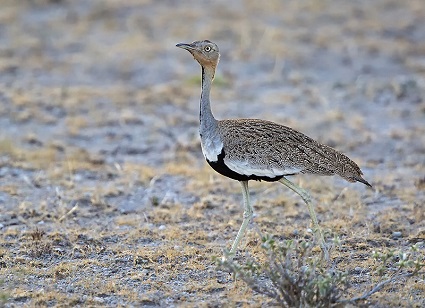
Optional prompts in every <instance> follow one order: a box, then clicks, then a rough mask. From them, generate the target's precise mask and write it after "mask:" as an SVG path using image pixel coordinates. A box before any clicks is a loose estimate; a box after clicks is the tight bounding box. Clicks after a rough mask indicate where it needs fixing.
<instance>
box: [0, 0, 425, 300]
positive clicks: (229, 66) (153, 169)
mask: <svg viewBox="0 0 425 308" xmlns="http://www.w3.org/2000/svg"><path fill="white" fill-rule="evenodd" d="M260 3H262V1H215V2H214V4H211V3H210V2H208V1H149V0H145V1H143V0H140V1H136V0H133V1H132V0H129V1H114V0H107V1H106V0H102V1H101V0H98V1H97V0H94V1H74V0H72V1H71V0H69V1H66V0H63V1H61V0H56V1H53V0H52V1H47V0H44V1H42V0H33V1H24V0H22V1H14V0H3V1H2V2H1V4H0V232H1V233H0V306H1V305H5V306H6V307H14V306H30V307H31V306H45V305H46V306H68V305H80V306H87V305H91V306H117V305H121V306H140V305H146V306H179V305H183V303H184V305H188V303H190V305H192V306H197V307H198V306H222V305H229V306H251V305H252V306H261V305H264V306H265V305H267V304H268V303H270V302H269V299H267V298H265V297H263V296H260V295H257V294H254V293H253V292H252V291H251V290H250V289H249V288H248V287H247V286H245V285H244V284H243V283H242V282H241V281H234V280H233V279H232V277H231V276H229V275H228V274H227V273H223V272H220V271H217V269H216V266H215V265H214V262H213V261H212V257H213V256H220V255H221V254H222V250H223V249H224V248H229V247H230V244H231V242H232V240H233V238H234V236H235V235H236V231H237V229H238V227H239V224H240V222H241V219H242V209H241V205H240V202H241V195H240V188H239V184H238V183H237V182H233V181H231V180H228V179H226V178H223V177H221V176H219V175H217V174H215V173H214V172H213V171H212V170H210V169H209V168H208V167H207V166H206V163H205V162H204V161H203V157H202V154H201V150H200V146H199V139H198V136H197V129H198V128H197V125H198V119H197V115H198V96H199V92H200V88H199V82H200V79H199V75H200V68H199V66H198V65H197V64H196V63H195V62H194V61H193V59H191V57H190V55H189V54H187V52H185V51H182V50H179V49H177V48H175V47H174V45H175V44H176V43H179V42H190V41H192V40H196V39H210V40H213V41H215V42H217V43H218V44H219V46H220V47H221V51H222V57H221V63H220V65H219V72H218V74H217V80H216V83H215V86H214V89H213V93H212V99H213V110H214V112H215V114H216V116H217V117H218V118H226V117H259V118H266V119H269V120H273V121H276V122H279V123H282V124H286V125H288V126H291V127H293V128H295V129H298V130H301V131H303V132H304V133H306V134H308V135H310V136H311V137H313V138H315V139H317V140H320V141H321V142H323V143H326V144H329V145H331V146H334V147H336V148H337V149H339V150H341V151H343V152H345V153H347V154H349V156H350V157H351V158H353V159H354V160H355V161H356V162H357V163H358V164H359V165H360V166H361V167H362V169H363V171H364V173H365V178H366V179H367V180H368V181H369V182H371V183H372V184H373V189H367V188H366V187H364V186H363V185H361V184H358V183H357V184H351V183H347V182H344V181H343V180H341V179H339V178H335V177H334V178H318V177H310V176H296V177H293V178H292V179H293V180H294V181H296V182H297V183H299V184H300V185H302V186H303V187H305V188H307V189H308V190H310V192H311V193H312V195H313V196H314V197H315V199H316V202H317V212H318V216H319V219H320V221H321V225H322V226H323V227H324V228H325V229H326V230H327V232H328V236H329V237H330V238H331V237H332V236H333V235H339V237H340V238H341V241H342V249H340V250H339V251H334V252H333V256H332V257H333V258H334V260H338V264H337V266H338V268H339V269H342V270H344V269H345V270H348V271H350V272H351V273H353V274H352V276H351V277H352V283H353V285H352V287H351V288H350V289H349V294H347V296H350V295H356V294H359V293H360V292H362V291H364V290H366V289H368V288H369V287H370V286H371V283H373V282H374V281H373V278H372V277H371V276H370V275H369V274H368V273H369V270H370V267H371V262H372V261H371V258H370V255H371V251H372V250H377V251H382V250H385V249H388V248H392V249H399V250H406V249H407V247H408V246H409V245H411V244H412V243H416V242H420V241H423V240H424V239H425V221H424V203H425V103H424V94H425V3H424V1H423V0H412V1H398V0H376V1H366V0H364V1H363V0H361V1H330V0H328V1H326V0H310V1H308V0H302V1H267V2H266V4H260ZM251 187H252V199H253V202H254V204H255V206H254V208H255V213H256V216H255V218H254V222H253V225H254V226H256V227H257V228H258V229H260V230H261V231H262V232H264V233H270V234H273V235H275V236H277V238H278V239H285V238H293V237H297V238H303V237H309V236H310V233H309V227H310V220H309V216H308V212H307V209H306V207H305V206H304V204H303V203H302V202H301V201H300V199H299V198H298V197H297V196H295V195H294V194H292V193H291V192H290V191H288V190H287V189H285V188H284V187H283V186H282V185H279V184H268V183H252V184H251ZM422 253H423V251H422ZM248 254H249V255H252V256H254V257H256V258H258V259H259V260H261V258H262V254H261V252H260V248H259V237H258V235H257V234H256V233H255V231H254V228H253V226H251V228H250V230H249V232H248V234H247V236H246V238H245V240H244V241H243V243H242V247H241V260H243V258H244V256H245V255H248ZM424 293H425V287H424V279H423V277H419V278H415V279H410V280H408V281H407V282H406V281H401V282H397V283H394V284H391V285H389V286H388V287H387V288H385V289H384V290H383V291H382V292H381V293H379V294H377V295H375V296H373V297H372V298H371V299H370V301H369V302H368V303H369V304H371V305H373V306H380V307H387V306H399V305H401V306H413V307H423V306H425V294H424Z"/></svg>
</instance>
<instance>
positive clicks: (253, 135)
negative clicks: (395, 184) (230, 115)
mask: <svg viewBox="0 0 425 308" xmlns="http://www.w3.org/2000/svg"><path fill="white" fill-rule="evenodd" d="M176 47H179V48H182V49H185V50H187V51H188V52H189V53H191V54H192V56H193V58H194V59H195V60H196V61H197V62H198V63H199V64H200V65H201V68H202V82H201V89H202V91H201V98H200V113H199V120H200V125H199V134H200V139H201V148H202V153H203V155H204V157H205V159H206V161H207V163H208V164H209V165H210V166H211V167H212V168H213V169H214V170H215V171H216V172H218V173H220V174H221V175H223V176H226V177H228V178H230V179H233V180H237V181H239V182H240V184H241V187H242V196H243V207H244V212H243V220H242V224H241V226H240V228H239V231H238V233H237V235H236V238H235V240H234V241H233V244H232V246H231V249H230V251H229V252H228V255H229V256H230V258H233V256H235V255H236V252H237V248H238V245H239V243H240V241H241V239H242V238H243V235H244V233H245V230H246V228H247V226H248V224H249V222H250V221H251V219H252V216H253V208H252V205H251V202H250V198H249V188H248V182H249V181H250V180H257V181H265V182H276V181H278V182H280V183H282V184H284V185H285V186H287V187H288V188H289V189H291V190H292V191H293V192H295V193H296V194H298V195H299V196H300V197H301V198H302V199H303V201H304V202H305V203H306V205H307V207H308V211H309V214H310V216H311V220H312V222H313V225H314V232H315V236H317V237H319V242H320V246H321V248H322V252H323V255H324V258H325V259H326V260H329V251H328V249H327V246H326V242H325V240H324V236H323V232H322V230H321V228H320V226H319V223H318V221H317V216H316V213H315V210H314V206H313V203H312V198H311V196H310V194H309V193H308V191H306V190H305V189H303V188H301V187H299V186H298V185H296V184H295V183H293V182H291V181H290V180H288V179H287V176H292V175H296V174H314V175H327V176H331V175H339V176H340V177H342V178H343V179H345V180H347V181H348V182H360V183H363V184H365V185H367V186H369V187H372V185H371V184H369V183H368V182H367V181H366V180H365V179H364V178H363V177H362V175H363V173H362V171H361V170H360V168H359V166H358V165H357V164H356V163H355V162H354V161H352V160H351V159H350V158H348V157H347V156H346V155H344V154H342V153H341V152H339V151H337V150H335V149H333V148H332V147H330V146H327V145H324V144H321V143H319V142H317V141H315V140H314V139H312V138H310V137H308V136H306V135H305V134H303V133H301V132H299V131H297V130H295V129H292V128H290V127H287V126H284V125H281V124H277V123H274V122H271V121H266V120H260V119H224V120H217V119H216V118H215V117H214V115H213V113H212V110H211V102H210V92H211V86H212V82H213V80H214V76H215V72H216V69H217V65H218V62H219V59H220V51H219V48H218V46H217V44H215V43H213V42H211V41H209V40H203V41H194V42H192V43H179V44H177V45H176Z"/></svg>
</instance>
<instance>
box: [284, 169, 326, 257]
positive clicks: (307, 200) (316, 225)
mask: <svg viewBox="0 0 425 308" xmlns="http://www.w3.org/2000/svg"><path fill="white" fill-rule="evenodd" d="M279 182H281V183H282V184H283V185H285V186H287V187H289V188H290V189H291V190H293V191H294V192H296V193H297V194H298V195H299V196H300V197H301V198H302V199H303V200H304V202H305V203H306V204H307V206H308V211H309V212H310V217H311V220H313V225H314V229H315V233H316V236H318V237H319V241H320V246H321V247H322V251H323V255H324V257H325V260H326V261H329V252H328V248H327V246H326V243H325V238H324V237H323V232H322V229H321V228H320V226H319V223H318V222H317V217H316V212H315V211H314V207H313V204H312V200H311V197H310V194H309V193H308V192H307V191H306V190H304V189H302V188H301V187H299V186H298V185H295V184H294V183H292V182H291V181H289V180H288V179H286V178H284V177H283V178H281V179H280V180H279Z"/></svg>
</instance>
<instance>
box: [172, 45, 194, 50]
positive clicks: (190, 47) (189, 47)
mask: <svg viewBox="0 0 425 308" xmlns="http://www.w3.org/2000/svg"><path fill="white" fill-rule="evenodd" d="M176 47H179V48H183V49H186V50H189V51H191V50H195V46H193V44H185V43H179V44H177V45H176Z"/></svg>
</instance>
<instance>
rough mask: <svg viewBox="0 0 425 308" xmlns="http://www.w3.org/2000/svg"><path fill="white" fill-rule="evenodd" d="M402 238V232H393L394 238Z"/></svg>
mask: <svg viewBox="0 0 425 308" xmlns="http://www.w3.org/2000/svg"><path fill="white" fill-rule="evenodd" d="M400 237H402V234H401V232H400V231H394V232H393V238H400Z"/></svg>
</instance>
